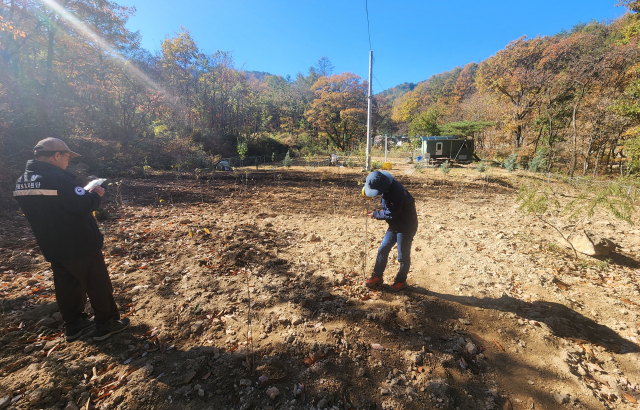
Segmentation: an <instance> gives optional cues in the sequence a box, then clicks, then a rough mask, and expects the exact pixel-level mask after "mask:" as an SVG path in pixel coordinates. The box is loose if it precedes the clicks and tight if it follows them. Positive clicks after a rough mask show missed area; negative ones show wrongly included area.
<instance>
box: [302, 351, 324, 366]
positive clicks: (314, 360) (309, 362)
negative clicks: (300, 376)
mask: <svg viewBox="0 0 640 410" xmlns="http://www.w3.org/2000/svg"><path fill="white" fill-rule="evenodd" d="M323 357H324V353H322V352H318V353H317V354H316V355H315V357H314V356H313V355H312V354H311V353H309V357H305V358H304V360H303V362H304V363H305V364H306V365H307V366H309V367H311V366H313V365H314V364H316V363H317V362H318V360H320V359H322V358H323Z"/></svg>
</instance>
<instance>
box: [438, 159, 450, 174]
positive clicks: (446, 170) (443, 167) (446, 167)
mask: <svg viewBox="0 0 640 410" xmlns="http://www.w3.org/2000/svg"><path fill="white" fill-rule="evenodd" d="M450 171H451V164H449V160H446V161H445V162H443V163H442V164H440V172H442V175H447V174H448V173H449V172H450Z"/></svg>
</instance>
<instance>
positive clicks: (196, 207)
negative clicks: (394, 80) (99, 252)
mask: <svg viewBox="0 0 640 410" xmlns="http://www.w3.org/2000/svg"><path fill="white" fill-rule="evenodd" d="M490 172H491V173H490V176H489V178H483V177H482V176H481V175H480V174H479V173H478V172H477V171H475V170H473V169H464V168H457V169H454V170H453V171H452V172H451V173H450V174H449V175H448V176H443V175H442V174H441V173H440V172H437V171H436V170H432V169H428V170H426V171H425V172H423V173H418V172H413V171H412V169H411V168H409V167H408V166H406V165H405V166H400V168H399V169H398V168H396V169H394V170H393V171H392V173H393V174H394V176H395V177H396V178H397V179H398V180H400V181H401V182H402V184H403V185H405V186H406V187H407V188H408V189H409V190H410V192H411V193H412V194H413V195H414V197H415V198H416V201H417V208H418V213H419V221H420V228H419V231H418V234H417V235H416V238H415V240H414V243H413V250H412V267H411V271H410V274H409V279H408V283H409V284H410V285H411V287H410V288H409V289H408V290H406V291H403V292H400V293H391V292H388V291H387V290H385V289H384V288H383V289H382V290H377V291H370V290H368V289H367V288H365V287H364V286H363V285H362V283H363V253H365V251H364V240H365V234H364V233H365V232H364V231H365V219H364V218H363V216H362V213H363V210H364V209H365V207H367V206H369V207H374V206H379V203H378V202H377V201H375V200H374V201H372V202H369V203H367V201H365V200H364V199H362V198H361V196H360V190H361V188H362V186H361V184H362V182H363V181H364V177H365V174H363V173H361V172H357V171H355V170H353V169H346V168H314V169H307V168H303V167H293V168H291V169H283V168H276V169H269V168H267V169H265V168H262V169H259V170H256V169H255V168H246V169H241V170H238V171H236V172H227V173H221V172H216V173H214V174H212V175H209V174H200V175H196V174H187V173H184V174H180V175H177V174H157V175H150V176H148V177H147V178H125V179H123V180H122V182H121V184H120V186H119V187H117V186H115V185H112V186H109V187H107V188H108V191H107V192H108V193H107V195H106V196H105V209H106V210H107V211H108V213H109V214H110V215H109V218H108V219H106V220H104V221H103V222H101V226H102V228H103V229H104V233H105V248H104V253H105V256H106V260H107V263H108V266H109V270H110V273H111V275H112V276H111V277H112V281H113V284H114V287H115V294H116V301H117V302H118V304H119V306H120V308H121V310H122V313H123V315H128V317H129V318H130V319H131V322H132V325H131V327H130V328H129V329H127V330H126V331H125V332H123V333H121V334H118V335H115V336H113V337H111V338H109V339H107V340H106V341H104V342H92V341H90V340H89V338H88V337H84V338H82V339H81V340H79V341H76V342H72V343H66V342H65V341H64V338H63V337H62V333H61V332H62V323H61V322H60V316H59V313H57V307H56V303H55V297H54V296H53V279H52V274H51V272H50V271H49V266H48V264H47V263H46V262H45V261H44V260H43V258H42V256H41V255H40V253H39V251H38V248H37V246H36V244H35V242H34V239H33V237H32V236H31V233H30V230H29V227H28V224H27V222H26V220H25V219H24V217H22V216H21V215H18V214H16V215H13V216H9V217H6V218H5V219H4V220H3V221H2V223H1V224H0V280H1V283H0V297H2V305H1V307H2V312H1V313H2V316H1V333H0V409H4V408H11V409H40V408H43V409H44V408H47V409H67V410H72V409H78V408H81V409H87V408H89V409H90V408H104V409H272V410H273V409H276V408H277V409H327V408H328V409H340V410H342V409H452V410H453V409H560V408H575V409H594V410H595V409H614V408H615V409H632V408H639V407H638V404H637V400H640V391H639V388H638V384H639V383H640V371H639V368H640V347H639V345H638V343H639V341H638V339H640V336H639V335H638V328H639V326H640V323H639V322H640V318H639V314H640V306H639V304H640V298H639V295H640V293H639V291H640V289H639V288H638V276H639V275H640V269H639V263H638V261H639V260H640V239H639V238H640V236H639V235H638V234H639V233H640V231H638V228H637V227H634V226H629V225H627V224H626V223H622V222H619V221H617V220H613V219H611V218H608V217H607V216H606V215H596V217H595V218H594V219H593V221H592V222H591V229H593V230H596V231H598V232H599V233H601V234H603V235H604V236H606V237H609V238H611V239H612V240H613V241H614V242H616V243H617V244H618V245H619V248H618V249H617V250H616V252H615V253H614V254H612V255H611V257H610V259H595V258H591V257H587V256H584V255H583V256H581V257H580V258H579V259H578V260H574V259H573V257H572V254H571V253H570V252H569V250H568V249H567V248H565V247H563V246H562V245H560V244H559V237H558V236H557V234H556V233H555V232H553V231H552V229H550V228H548V227H546V226H545V225H543V224H542V223H541V222H539V221H537V220H536V219H535V218H533V217H528V216H523V215H522V214H520V213H519V212H518V210H517V207H518V205H517V203H516V198H517V185H518V184H519V182H521V181H522V178H523V176H524V175H525V174H516V175H512V174H508V173H506V172H503V171H500V170H496V169H493V170H491V171H490ZM111 182H115V181H111ZM556 189H559V190H563V191H566V192H567V193H568V194H570V191H571V189H570V187H565V186H557V187H556ZM102 216H104V215H102ZM366 226H367V234H366V240H367V244H366V247H367V250H366V255H367V258H366V263H367V267H366V269H367V271H366V274H367V275H369V274H370V272H371V268H372V266H373V260H374V258H375V253H376V249H377V246H378V244H379V241H380V240H381V239H382V236H383V234H384V231H385V230H386V223H384V222H382V221H372V220H369V221H368V222H367V225H366ZM394 252H395V251H392V255H391V256H393V253H394ZM393 262H394V260H393V259H391V258H390V263H389V266H388V267H387V271H386V274H385V279H386V280H387V281H392V280H393V277H394V275H395V270H396V269H397V267H398V265H397V264H394V263H393ZM89 310H90V309H89Z"/></svg>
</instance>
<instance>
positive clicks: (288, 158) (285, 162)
mask: <svg viewBox="0 0 640 410" xmlns="http://www.w3.org/2000/svg"><path fill="white" fill-rule="evenodd" d="M292 164H293V160H292V159H291V156H289V151H287V155H285V156H284V159H283V160H282V165H284V166H285V167H287V168H289V167H291V165H292Z"/></svg>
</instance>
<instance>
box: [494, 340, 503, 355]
mask: <svg viewBox="0 0 640 410" xmlns="http://www.w3.org/2000/svg"><path fill="white" fill-rule="evenodd" d="M493 343H495V345H496V346H497V347H498V349H500V350H502V351H503V352H504V348H503V347H502V346H500V343H498V342H496V341H495V340H494V341H493Z"/></svg>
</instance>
